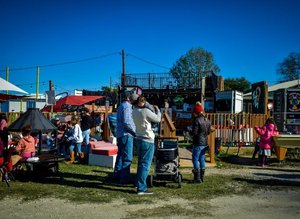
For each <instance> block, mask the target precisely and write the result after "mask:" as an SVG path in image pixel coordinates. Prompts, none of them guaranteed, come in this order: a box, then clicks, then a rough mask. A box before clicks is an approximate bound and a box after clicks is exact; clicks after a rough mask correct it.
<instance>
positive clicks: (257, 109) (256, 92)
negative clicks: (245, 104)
mask: <svg viewBox="0 0 300 219" xmlns="http://www.w3.org/2000/svg"><path fill="white" fill-rule="evenodd" d="M251 90H252V113H253V114H266V113H267V104H268V85H267V83H266V81H261V82H257V83H254V84H252V86H251Z"/></svg>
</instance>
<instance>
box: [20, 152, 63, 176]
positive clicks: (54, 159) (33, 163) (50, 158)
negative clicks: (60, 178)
mask: <svg viewBox="0 0 300 219" xmlns="http://www.w3.org/2000/svg"><path fill="white" fill-rule="evenodd" d="M62 160H63V158H61V157H60V156H58V155H56V154H46V153H45V154H38V155H35V157H34V158H33V159H26V161H25V163H26V165H28V166H29V167H30V169H31V171H32V172H34V173H41V174H44V173H48V172H51V173H58V171H59V166H58V162H59V161H62Z"/></svg>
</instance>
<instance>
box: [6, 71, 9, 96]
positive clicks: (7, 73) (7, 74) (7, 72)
mask: <svg viewBox="0 0 300 219" xmlns="http://www.w3.org/2000/svg"><path fill="white" fill-rule="evenodd" d="M8 76H9V67H8V66H6V81H8ZM6 94H8V90H6Z"/></svg>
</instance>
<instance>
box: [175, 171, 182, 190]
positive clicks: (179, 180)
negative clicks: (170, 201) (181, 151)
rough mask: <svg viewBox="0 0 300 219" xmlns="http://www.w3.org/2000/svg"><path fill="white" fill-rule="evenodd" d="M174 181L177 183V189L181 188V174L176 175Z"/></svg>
mask: <svg viewBox="0 0 300 219" xmlns="http://www.w3.org/2000/svg"><path fill="white" fill-rule="evenodd" d="M176 181H177V182H178V188H181V182H182V175H181V173H178V176H177V180H176Z"/></svg>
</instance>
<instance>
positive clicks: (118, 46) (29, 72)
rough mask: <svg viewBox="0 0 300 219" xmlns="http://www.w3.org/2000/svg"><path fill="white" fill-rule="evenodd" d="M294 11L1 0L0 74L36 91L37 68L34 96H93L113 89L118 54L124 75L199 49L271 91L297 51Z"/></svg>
mask: <svg viewBox="0 0 300 219" xmlns="http://www.w3.org/2000/svg"><path fill="white" fill-rule="evenodd" d="M299 10H300V1H298V0H273V1H271V0H210V1H207V0H185V1H183V0H182V1H177V0H165V1H163V0H146V1H141V0H139V1H133V0H123V1H122V0H107V1H104V0H98V1H96V0H84V1H83V0H82V1H76V0H0V30H1V32H0V76H1V77H3V78H5V68H6V66H9V67H10V69H11V71H10V74H9V81H10V82H12V83H14V84H16V85H18V86H19V87H21V88H22V89H24V90H26V91H28V92H30V93H35V89H36V88H35V86H36V85H35V82H36V67H35V66H41V68H40V82H41V84H40V87H39V92H40V93H43V92H45V90H48V88H49V82H48V81H49V80H52V81H53V84H54V86H55V90H56V93H59V92H63V91H69V92H73V91H74V89H88V90H99V89H100V88H101V87H102V86H109V85H110V80H112V82H113V84H116V83H120V75H121V71H122V62H121V50H122V49H124V50H125V53H126V54H127V56H126V71H127V73H148V72H157V73H159V72H168V68H170V67H172V65H173V64H174V63H175V62H176V60H177V59H178V58H180V56H182V55H184V54H185V53H186V52H187V51H188V50H189V49H191V48H196V47H201V48H203V49H205V50H208V51H210V52H212V53H213V55H214V58H215V62H216V64H217V65H218V66H219V67H220V69H221V72H220V73H219V75H221V76H223V77H224V78H225V79H226V78H228V77H231V78H236V77H242V76H244V77H245V78H246V79H247V80H249V81H250V82H251V83H255V82H258V81H262V80H267V81H268V83H269V84H270V85H271V84H275V83H276V82H277V81H278V79H279V75H277V74H276V69H277V65H278V63H280V62H282V61H283V59H284V58H286V57H287V56H288V55H289V53H290V52H299V51H300V28H299V27H300V13H299ZM136 57H138V58H140V59H137V58H136ZM86 59H89V61H84V60H86ZM141 59H142V60H146V61H148V62H150V63H154V64H155V65H153V64H149V63H147V62H143V61H141ZM77 61H80V62H77ZM69 62H72V64H67V63H69ZM56 64H59V65H56ZM27 67H28V68H27ZM24 68H25V70H20V69H24Z"/></svg>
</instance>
